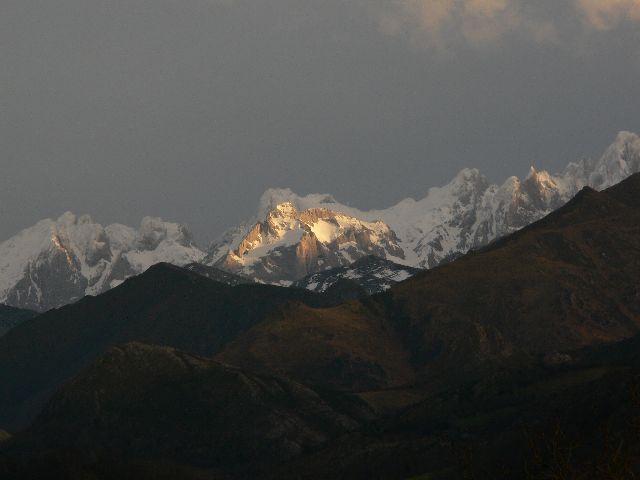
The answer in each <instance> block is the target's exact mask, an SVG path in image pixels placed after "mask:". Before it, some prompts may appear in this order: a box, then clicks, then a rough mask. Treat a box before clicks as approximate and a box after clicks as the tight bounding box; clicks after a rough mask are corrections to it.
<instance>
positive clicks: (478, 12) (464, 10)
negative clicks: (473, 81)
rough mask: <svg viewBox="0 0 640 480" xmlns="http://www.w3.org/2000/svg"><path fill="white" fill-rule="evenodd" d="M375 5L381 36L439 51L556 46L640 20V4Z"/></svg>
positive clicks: (616, 0)
mask: <svg viewBox="0 0 640 480" xmlns="http://www.w3.org/2000/svg"><path fill="white" fill-rule="evenodd" d="M376 5H378V6H379V7H380V8H378V11H377V13H378V18H379V19H380V26H381V29H382V31H383V32H385V33H387V34H390V35H403V36H407V37H409V38H410V39H411V40H412V41H414V42H416V43H421V44H424V43H426V44H427V45H429V46H435V47H449V46H451V45H455V44H459V43H460V42H461V41H462V42H465V43H466V44H468V45H472V46H480V47H481V46H485V45H491V44H494V43H496V42H497V41H498V40H500V39H502V38H503V37H505V36H507V35H511V34H513V35H519V36H521V37H522V36H523V37H526V38H528V39H530V40H532V41H534V42H537V43H547V44H549V43H553V44H555V43H559V42H560V41H561V40H560V38H561V36H562V37H564V39H565V40H566V39H567V38H570V37H571V35H574V36H575V35H580V34H589V32H598V31H606V30H611V29H614V28H616V27H617V26H619V25H620V24H621V23H623V22H624V21H636V22H640V0H571V1H569V2H559V1H557V0H556V1H547V0H544V1H537V2H532V1H530V0H389V1H387V2H385V3H384V5H383V4H381V3H376ZM581 26H586V27H587V28H586V29H584V28H582V27H581Z"/></svg>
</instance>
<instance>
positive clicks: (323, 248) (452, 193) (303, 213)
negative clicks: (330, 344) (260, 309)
mask: <svg viewBox="0 0 640 480" xmlns="http://www.w3.org/2000/svg"><path fill="white" fill-rule="evenodd" d="M638 171H640V138H639V137H638V136H637V135H635V134H633V133H629V132H620V133H619V134H618V135H617V137H616V139H615V141H614V142H613V144H612V145H610V146H609V147H608V148H607V150H606V151H605V152H604V154H603V155H602V156H601V157H600V158H598V159H593V160H582V161H579V162H576V163H570V164H569V165H568V166H567V168H566V169H565V170H564V172H562V173H560V174H556V175H551V174H549V173H548V172H545V171H537V170H535V169H534V168H532V169H531V171H530V173H529V175H528V176H527V177H526V178H525V179H524V180H520V179H518V178H517V177H510V178H508V179H507V180H506V181H505V182H504V183H503V184H502V185H492V184H490V183H489V181H488V180H487V179H486V178H485V177H484V176H483V175H481V173H480V172H479V171H478V170H476V169H464V170H462V171H461V172H460V173H459V174H458V175H457V176H456V177H455V178H454V179H453V180H452V181H451V182H450V183H449V184H447V185H445V186H443V187H435V188H431V189H429V191H428V193H427V195H426V196H425V197H424V198H423V199H421V200H417V201H416V200H413V199H406V200H403V201H401V202H400V203H398V204H397V205H395V206H392V207H390V208H388V209H384V210H372V211H360V210H358V209H355V208H352V207H349V206H346V205H343V204H341V203H339V202H338V201H337V200H335V198H333V197H332V196H331V195H327V194H311V195H306V196H299V195H297V194H295V193H294V192H292V191H291V190H289V189H270V190H267V191H266V192H265V193H264V195H263V196H262V199H261V200H260V205H259V208H258V213H257V215H256V216H255V217H254V218H252V219H250V220H249V221H247V222H244V223H243V224H240V225H238V226H237V227H234V228H232V229H230V230H228V231H227V232H226V233H225V234H224V235H222V236H221V237H220V239H218V240H217V241H216V242H213V243H212V244H211V245H210V246H209V248H208V249H207V251H206V252H205V251H203V250H201V249H200V248H198V247H197V246H196V245H195V243H194V241H193V238H192V235H191V233H190V232H189V230H188V229H187V228H186V227H185V226H184V225H180V224H177V223H170V222H165V221H163V220H161V219H159V218H152V217H146V218H144V219H143V220H142V223H141V226H140V228H139V229H137V230H136V229H133V228H131V227H127V226H124V225H119V224H114V225H109V226H106V227H103V226H102V225H100V224H97V223H95V222H94V221H93V220H92V219H91V217H89V216H87V215H83V216H76V215H74V214H72V213H70V212H67V213H65V214H64V215H62V216H61V217H60V218H58V219H57V220H51V219H47V220H42V221H41V222H38V223H37V224H36V225H34V226H33V227H30V228H27V229H25V230H23V231H22V232H20V233H18V234H17V235H15V236H14V237H12V238H10V239H8V240H7V241H5V242H3V243H0V303H5V304H8V305H12V306H16V307H20V308H26V309H31V310H37V311H44V310H48V309H51V308H57V307H60V306H62V305H65V304H68V303H71V302H74V301H76V300H78V299H79V298H82V297H83V296H84V295H87V294H90V295H96V294H99V293H102V292H104V291H106V290H108V289H110V288H112V287H114V286H116V285H118V284H119V283H121V282H122V281H123V280H125V279H126V278H128V277H130V276H133V275H136V274H139V273H142V272H143V271H144V270H146V269H147V268H148V267H149V266H151V265H153V264H155V263H158V262H168V263H172V264H175V265H179V266H183V265H187V264H192V263H204V264H206V265H207V266H210V267H216V268H218V269H221V270H226V271H228V272H230V273H231V274H235V275H238V276H239V277H246V278H248V279H250V280H253V281H258V282H261V283H271V284H277V285H285V286H286V285H291V284H293V283H295V282H300V281H301V280H302V279H304V278H306V277H308V276H310V275H314V274H316V273H319V272H324V271H325V270H330V269H335V268H343V267H348V266H349V265H351V264H352V263H353V262H355V261H357V260H359V259H361V258H363V257H367V256H370V255H374V256H376V257H379V258H382V259H385V260H387V261H390V262H393V263H395V264H398V265H402V266H405V267H412V268H421V269H424V268H432V267H434V266H436V265H439V264H441V263H442V262H444V261H448V260H450V259H452V258H455V257H457V256H459V255H461V254H463V253H466V252H467V251H469V250H471V249H476V248H480V247H483V246H485V245H487V244H489V243H490V242H491V241H493V240H495V239H496V238H500V237H502V236H504V235H507V234H509V233H512V232H514V231H516V230H519V229H521V228H523V227H525V226H526V225H529V224H531V223H532V222H534V221H536V220H538V219H540V218H542V217H544V216H545V215H547V214H548V213H550V212H552V211H554V210H555V209H557V208H559V207H560V206H562V205H563V204H565V203H566V202H567V201H568V200H569V199H570V198H572V197H573V196H574V195H575V194H576V193H577V192H578V191H579V190H580V189H581V188H582V187H584V186H590V187H592V188H594V189H596V190H602V189H605V188H607V187H609V186H611V185H613V184H616V183H618V182H619V181H621V180H623V179H624V178H627V177H628V176H629V175H631V174H633V173H635V172H638ZM396 270H397V268H396ZM407 271H408V269H407ZM343 273H345V274H346V270H345V272H343ZM215 275H217V276H219V277H220V278H223V277H224V275H219V274H218V273H216V274H215ZM229 278H230V279H231V280H230V281H231V282H232V283H233V282H235V281H237V280H238V278H236V277H229ZM234 278H235V280H233V279H234ZM347 279H348V277H347ZM223 281H224V280H223ZM312 283H313V282H310V285H311V284H312ZM388 284H389V282H386V281H384V280H381V281H380V282H378V285H377V286H376V287H375V289H374V290H380V289H384V288H388ZM361 286H362V285H361ZM365 289H367V290H371V289H372V287H371V286H370V287H365Z"/></svg>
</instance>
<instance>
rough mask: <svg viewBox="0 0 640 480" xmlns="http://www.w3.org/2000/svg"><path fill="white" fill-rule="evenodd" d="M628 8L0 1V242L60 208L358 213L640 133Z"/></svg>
mask: <svg viewBox="0 0 640 480" xmlns="http://www.w3.org/2000/svg"><path fill="white" fill-rule="evenodd" d="M638 4H639V2H638V1H636V0H598V1H595V0H575V1H566V2H558V1H556V0H554V1H549V0H541V1H540V2H524V1H517V0H451V1H449V0H430V1H426V0H397V1H394V0H388V1H382V0H379V1H378V0H370V1H365V0H351V1H347V0H324V1H322V2H318V1H316V0H270V1H256V0H252V1H249V0H126V1H125V0H104V1H98V0H58V1H55V2H52V1H50V0H47V1H36V0H4V1H3V2H0V145H1V146H2V153H1V156H0V167H1V172H0V238H2V239H4V238H6V237H8V236H10V235H11V234H13V233H15V232H16V231H17V230H18V229H19V228H22V227H25V226H28V225H30V224H32V223H33V222H35V221H36V220H38V219H40V218H43V217H46V216H57V215H59V214H60V213H61V212H63V211H64V210H73V211H75V212H78V213H84V212H89V213H91V214H93V215H94V217H95V218H96V219H97V220H99V221H101V222H113V221H120V222H124V223H129V224H137V223H138V222H139V219H140V218H141V217H142V216H143V215H160V216H163V217H166V218H168V219H174V220H180V221H185V222H187V223H189V224H190V225H191V226H192V227H193V228H194V230H195V231H196V232H197V234H198V236H199V237H200V238H211V237H212V236H213V235H215V234H217V233H219V232H220V231H221V230H222V229H223V228H224V227H227V226H229V225H232V224H234V223H236V222H237V221H238V220H241V219H243V218H245V217H246V216H248V215H250V214H252V213H253V212H254V209H255V205H256V202H257V200H258V198H259V196H260V194H261V193H262V191H263V190H264V189H266V188H268V187H272V186H288V187H291V188H293V189H294V190H297V191H298V192H300V193H306V192H311V191H326V192H331V193H334V194H335V196H336V197H337V198H338V199H340V200H341V201H344V202H349V203H352V204H354V205H356V206H359V207H362V208H367V207H382V206H386V205H389V204H391V203H393V202H396V201H397V200H399V199H401V198H404V197H406V196H421V195H423V194H424V193H425V192H426V190H427V189H428V187H430V186H433V185H437V184H441V183H444V182H446V181H448V180H449V179H450V178H451V177H452V176H453V175H454V174H455V173H456V172H457V170H459V169H460V168H462V167H465V166H474V167H478V168H480V169H481V170H482V171H483V172H485V174H487V175H488V176H489V177H490V178H491V179H492V180H496V181H499V180H502V179H503V178H504V177H505V176H507V175H511V174H522V173H524V172H525V171H526V169H527V168H528V166H529V165H530V164H531V163H535V164H536V165H537V166H539V167H542V168H548V169H551V170H555V169H560V168H562V166H563V165H564V164H565V163H566V162H568V161H570V160H574V159H577V158H579V157H581V156H586V155H597V154H598V153H600V151H601V150H602V149H603V148H604V147H605V146H606V145H607V144H608V143H609V142H610V141H611V140H612V138H613V136H614V134H615V133H616V132H617V131H618V130H621V129H627V130H635V131H638V130H640V121H639V119H638V113H637V110H638V109H637V105H638V100H637V99H638V98H639V94H640V81H638V80H639V74H640V35H639V33H638V28H639V25H640V23H638V20H640V15H639V14H638ZM436 7H438V8H439V10H438V9H436Z"/></svg>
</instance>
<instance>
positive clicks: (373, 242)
mask: <svg viewBox="0 0 640 480" xmlns="http://www.w3.org/2000/svg"><path fill="white" fill-rule="evenodd" d="M367 255H376V256H379V257H382V258H386V257H387V256H389V257H393V258H395V257H396V256H399V257H403V256H404V252H403V250H402V249H401V248H400V247H399V245H398V239H397V237H396V235H395V233H394V232H393V231H392V230H391V229H390V228H389V226H388V225H386V224H385V223H384V222H381V221H375V222H365V221H362V220H359V219H357V218H355V217H352V216H349V215H345V214H342V213H338V212H335V211H333V210H329V209H326V208H311V209H307V210H302V211H299V210H298V209H297V208H296V206H295V205H294V204H293V203H292V202H282V203H278V204H276V205H275V207H274V208H273V209H271V210H270V211H269V212H268V213H267V215H266V218H265V219H264V221H262V222H258V223H256V224H255V225H254V226H253V227H252V228H251V229H250V230H249V231H248V232H247V233H246V234H245V235H244V236H243V237H242V238H241V239H240V241H239V243H238V246H237V247H236V248H234V249H233V250H230V251H229V252H228V253H227V254H226V255H224V256H222V257H220V258H218V259H217V260H216V259H215V258H214V257H213V256H212V255H210V256H209V262H213V263H215V264H216V265H217V266H219V267H221V268H224V269H226V270H229V271H232V272H238V273H242V274H244V275H246V276H249V277H252V278H256V279H258V280H259V281H262V282H266V283H277V284H281V285H290V284H291V283H292V282H293V280H296V279H299V278H302V277H305V276H306V275H308V274H310V273H314V272H318V271H321V270H326V269H329V268H334V267H339V266H345V265H349V264H351V263H352V262H354V261H355V260H357V259H359V258H362V257H363V256H367Z"/></svg>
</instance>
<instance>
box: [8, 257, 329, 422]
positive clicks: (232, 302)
mask: <svg viewBox="0 0 640 480" xmlns="http://www.w3.org/2000/svg"><path fill="white" fill-rule="evenodd" d="M323 301H324V299H323V298H322V297H321V296H318V295H316V294H313V293H311V292H307V291H304V290H298V289H286V288H280V287H272V286H267V285H238V286H235V287H231V286H229V285H226V284H222V283H219V282H215V281H213V280H210V279H208V278H205V277H203V276H201V275H199V274H196V273H192V272H190V271H188V270H185V269H182V268H179V267H174V266H171V265H168V264H158V265H156V266H154V267H151V268H150V269H149V270H148V271H147V272H145V273H144V274H142V275H139V276H137V277H133V278H131V279H129V280H127V281H125V282H124V284H122V285H120V286H119V287H117V288H115V289H113V290H110V291H109V292H107V293H105V294H103V295H100V296H97V297H86V298H84V299H83V300H81V301H79V302H77V303H76V304H73V305H68V306H65V307H62V308H60V309H57V310H51V311H49V312H47V313H44V314H42V315H40V316H38V317H37V318H34V319H32V320H31V321H29V322H25V323H23V324H21V325H20V326H18V327H16V328H14V329H12V330H11V331H9V332H8V333H7V334H6V335H4V336H3V337H1V338H0V425H2V428H5V429H16V428H21V427H23V426H25V425H26V424H27V422H28V421H29V420H30V419H32V418H33V415H35V414H36V413H37V412H38V410H39V408H40V407H41V406H42V404H43V403H44V402H45V401H46V400H47V399H48V397H49V396H50V395H51V393H52V392H53V391H54V390H55V389H56V388H58V387H59V386H60V385H61V384H62V383H63V382H64V381H66V380H68V379H69V378H71V377H73V376H74V375H75V374H77V373H78V372H79V371H80V370H81V369H82V368H84V367H85V366H87V365H88V364H89V363H91V362H92V361H93V360H94V359H95V358H97V357H98V356H99V355H101V354H102V353H103V352H104V351H105V350H106V349H107V348H108V347H110V346H114V345H117V344H122V343H126V342H131V341H139V342H146V343H152V344H157V345H169V346H173V347H176V348H180V349H182V350H184V351H186V352H189V353H193V354H197V355H213V354H214V353H216V352H218V351H219V350H220V348H221V347H222V346H223V345H225V344H226V343H227V342H229V341H230V340H231V339H233V338H235V337H236V336H237V335H238V333H240V332H242V331H244V330H246V329H248V328H249V327H250V326H252V325H254V324H256V323H259V322H261V321H262V320H263V319H265V318H266V317H267V316H268V315H269V314H270V313H271V312H273V311H275V310H277V309H278V308H280V307H281V306H282V305H285V304H287V303H289V302H293V303H296V302H301V303H306V304H309V305H314V306H317V305H320V304H322V302H323Z"/></svg>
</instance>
